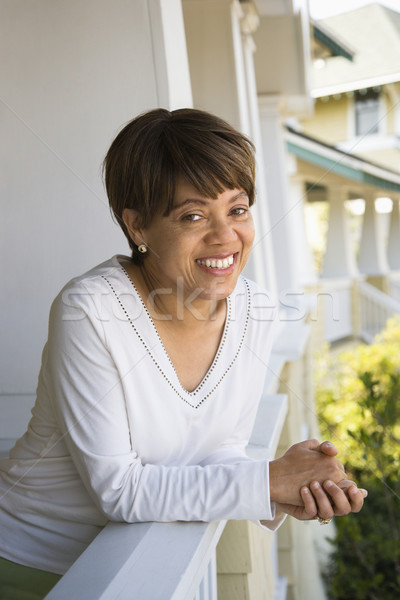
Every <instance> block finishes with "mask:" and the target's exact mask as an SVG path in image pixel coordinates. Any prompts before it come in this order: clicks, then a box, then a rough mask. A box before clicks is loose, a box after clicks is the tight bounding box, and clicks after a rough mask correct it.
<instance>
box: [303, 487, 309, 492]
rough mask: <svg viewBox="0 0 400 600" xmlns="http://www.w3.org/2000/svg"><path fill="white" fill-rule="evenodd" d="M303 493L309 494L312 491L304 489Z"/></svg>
mask: <svg viewBox="0 0 400 600" xmlns="http://www.w3.org/2000/svg"><path fill="white" fill-rule="evenodd" d="M302 492H303V494H309V493H310V490H309V489H308V488H307V487H304V488H303V490H302Z"/></svg>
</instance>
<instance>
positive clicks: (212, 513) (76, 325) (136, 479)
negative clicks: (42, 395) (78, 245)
mask: <svg viewBox="0 0 400 600" xmlns="http://www.w3.org/2000/svg"><path fill="white" fill-rule="evenodd" d="M94 296H95V294H93V293H89V292H88V291H87V290H86V288H85V287H84V286H83V285H82V284H75V285H74V287H73V289H71V288H69V289H67V290H64V292H63V293H62V294H60V296H59V297H58V298H57V299H56V301H55V302H54V303H53V306H52V310H51V313H50V325H49V339H48V344H47V350H46V358H45V371H46V381H47V386H48V388H49V389H48V392H49V394H50V395H51V397H52V400H53V403H54V411H55V414H56V418H57V420H58V423H59V427H60V429H61V432H62V437H63V439H64V441H65V443H66V445H67V448H68V451H69V453H70V454H71V457H72V460H73V461H74V463H75V466H76V468H77V470H78V472H79V475H80V477H81V479H82V481H83V483H84V485H85V487H86V489H87V490H88V492H89V494H90V495H91V497H92V499H93V501H94V502H95V504H96V505H97V506H98V507H99V509H100V510H101V511H102V512H103V513H104V514H105V515H106V517H107V518H108V519H110V520H112V521H125V522H138V521H176V520H182V521H213V520H221V519H250V520H254V519H265V520H271V519H272V518H273V515H272V512H271V507H270V503H269V486H268V477H267V472H268V462H267V461H248V460H241V459H240V460H236V459H234V460H227V461H223V460H222V458H221V459H220V460H219V461H217V462H216V461H215V459H213V460H211V459H210V461H209V463H208V464H202V465H190V466H163V465H154V464H143V463H142V461H141V459H140V456H138V455H137V453H136V452H135V450H134V443H132V440H131V435H130V428H129V423H128V419H127V413H126V405H125V397H124V391H123V386H122V384H121V381H122V378H123V377H124V375H125V374H124V373H120V372H119V370H118V369H117V366H116V364H115V362H114V360H113V357H112V356H111V354H110V352H109V351H108V349H107V344H106V338H105V334H104V327H103V324H102V318H101V317H102V315H101V314H99V311H98V310H97V311H96V301H95V298H94ZM117 334H118V333H117ZM140 352H143V351H142V350H137V349H136V353H137V354H136V355H135V354H134V350H133V355H132V361H133V363H132V365H133V366H134V365H137V364H140V361H141V360H142V358H143V354H142V355H140ZM133 366H132V368H133ZM132 394H134V390H132ZM149 435H151V424H149ZM226 450H227V449H225V450H224V452H226ZM229 452H230V453H231V458H232V456H233V455H232V449H228V453H229ZM240 456H241V455H240ZM210 458H211V457H210ZM215 458H216V457H215ZM243 458H244V456H243ZM224 463H225V464H224Z"/></svg>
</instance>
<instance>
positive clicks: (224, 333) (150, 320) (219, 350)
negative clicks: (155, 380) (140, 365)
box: [117, 259, 231, 397]
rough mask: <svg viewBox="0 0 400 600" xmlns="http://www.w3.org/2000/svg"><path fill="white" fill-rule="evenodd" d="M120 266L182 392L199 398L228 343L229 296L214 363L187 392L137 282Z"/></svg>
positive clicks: (226, 300) (226, 299)
mask: <svg viewBox="0 0 400 600" xmlns="http://www.w3.org/2000/svg"><path fill="white" fill-rule="evenodd" d="M117 260H118V259H117ZM120 266H121V270H122V272H123V274H124V275H125V277H126V278H127V280H128V282H129V283H130V284H131V285H132V287H133V289H134V290H135V293H136V296H137V297H138V299H139V301H140V304H141V306H142V308H143V310H144V311H145V314H146V318H147V322H148V323H149V325H150V327H151V329H152V331H153V333H154V334H155V335H156V337H157V339H158V341H159V343H160V346H161V348H162V352H163V354H164V357H165V358H166V360H167V361H168V363H169V364H170V366H171V368H172V370H173V372H174V374H175V377H176V380H177V381H178V383H179V386H180V388H181V390H182V391H183V392H184V393H185V394H186V395H187V396H191V397H196V396H197V394H198V393H199V392H200V391H201V389H202V388H203V387H204V385H205V384H206V382H207V380H208V379H209V377H210V376H211V374H212V373H213V371H214V368H215V366H216V363H217V362H218V360H219V358H220V356H221V354H222V351H223V348H224V345H225V341H226V338H227V336H228V330H229V324H230V320H231V301H230V297H229V296H228V297H227V298H225V303H226V313H225V322H224V327H223V330H222V335H221V339H220V341H219V344H218V348H217V351H216V353H215V355H214V358H213V360H212V363H211V365H210V366H209V368H208V369H207V371H206V373H205V374H204V377H203V378H202V379H201V381H200V382H199V384H198V385H197V386H196V387H195V389H194V390H192V391H191V392H190V391H189V390H187V389H186V388H185V387H184V386H183V385H182V383H181V380H180V379H179V375H178V372H177V370H176V368H175V365H174V363H173V361H172V359H171V357H170V355H169V353H168V350H167V349H166V347H165V344H164V342H163V340H162V337H161V335H160V334H159V331H158V329H157V327H156V324H155V323H154V319H153V317H152V316H151V314H150V311H149V309H148V308H147V306H146V304H145V302H144V300H143V298H142V296H141V294H140V292H139V290H138V288H137V286H136V284H135V282H134V281H133V279H132V278H131V277H130V275H129V273H128V271H127V270H126V269H125V267H124V266H123V265H122V264H121V263H120Z"/></svg>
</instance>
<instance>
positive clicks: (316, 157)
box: [287, 142, 400, 192]
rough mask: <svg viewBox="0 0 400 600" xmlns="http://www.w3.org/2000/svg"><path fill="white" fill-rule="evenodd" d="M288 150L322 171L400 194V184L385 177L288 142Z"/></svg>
mask: <svg viewBox="0 0 400 600" xmlns="http://www.w3.org/2000/svg"><path fill="white" fill-rule="evenodd" d="M287 148H288V150H289V152H290V153H291V154H294V156H297V158H300V159H302V160H305V161H306V162H308V163H311V164H313V165H316V166H317V167H320V168H321V169H326V170H328V171H331V172H332V173H336V174H337V175H341V176H342V177H346V179H350V180H351V181H358V182H359V183H365V184H366V185H373V186H375V187H379V188H381V189H384V190H389V191H392V192H400V184H399V183H395V182H394V181H388V180H387V179H384V178H383V177H378V176H377V175H371V174H370V173H365V172H364V171H361V170H360V169H356V168H354V167H350V166H349V165H346V164H343V163H342V162H340V160H332V159H331V158H327V157H326V156H321V155H320V154H317V153H316V152H312V151H311V150H307V149H305V148H301V147H300V146H297V145H296V144H293V143H292V142H287Z"/></svg>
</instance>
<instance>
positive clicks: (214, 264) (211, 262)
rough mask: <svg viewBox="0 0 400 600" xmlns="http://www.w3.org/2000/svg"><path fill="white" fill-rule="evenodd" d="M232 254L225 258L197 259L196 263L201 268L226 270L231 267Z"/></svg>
mask: <svg viewBox="0 0 400 600" xmlns="http://www.w3.org/2000/svg"><path fill="white" fill-rule="evenodd" d="M233 260H234V259H233V254H231V255H230V256H228V257H227V258H222V259H221V258H206V259H205V260H200V259H197V260H196V262H197V263H199V265H203V267H210V268H211V269H227V268H228V267H230V266H231V265H233Z"/></svg>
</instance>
